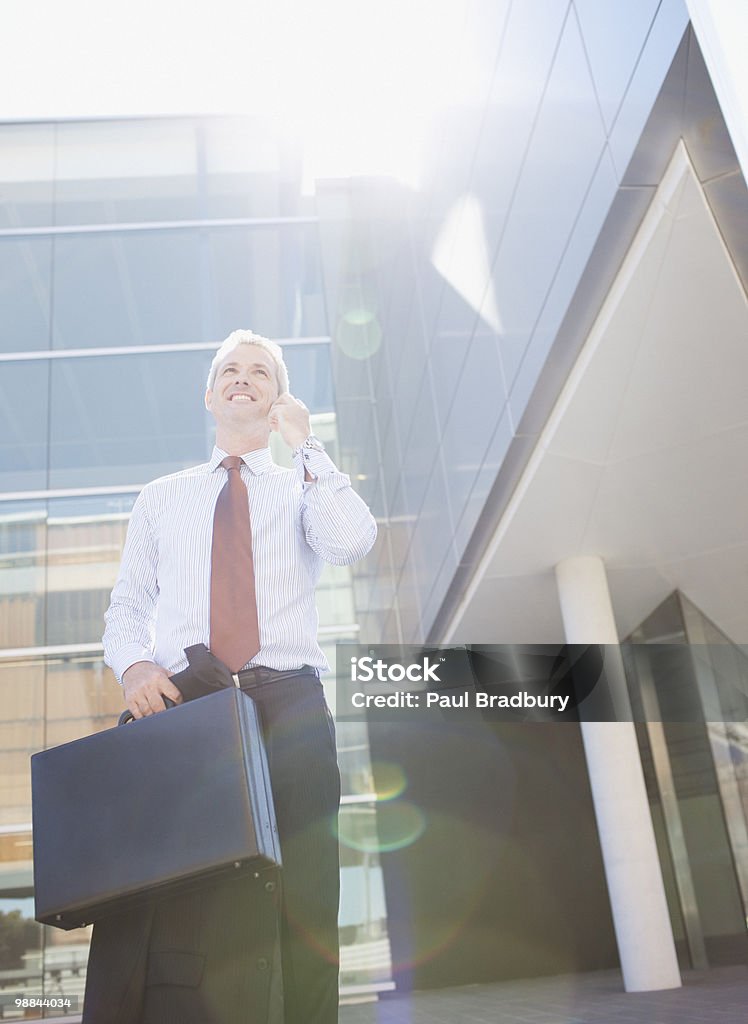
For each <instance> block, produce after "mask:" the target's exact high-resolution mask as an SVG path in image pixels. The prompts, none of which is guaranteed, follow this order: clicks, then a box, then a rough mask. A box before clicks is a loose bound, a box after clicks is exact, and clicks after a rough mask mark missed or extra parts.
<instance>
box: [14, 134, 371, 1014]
mask: <svg viewBox="0 0 748 1024" xmlns="http://www.w3.org/2000/svg"><path fill="white" fill-rule="evenodd" d="M0 151H1V152H2V154H3V161H2V167H3V170H2V172H1V173H2V177H3V180H2V183H1V191H0V310H1V311H2V313H1V321H2V328H1V330H2V336H1V338H0V410H1V411H0V416H1V417H2V426H3V430H2V441H1V442H0V490H1V491H2V495H1V500H0V588H1V589H2V596H1V598H0V648H1V650H0V681H1V682H0V692H1V693H2V700H0V763H1V765H2V767H1V770H0V851H1V853H0V913H1V914H2V915H3V916H2V917H1V918H0V927H2V929H3V930H4V934H3V936H2V939H3V941H2V948H3V949H4V950H6V953H5V954H4V956H5V958H6V962H4V963H1V964H0V988H2V989H6V990H9V991H11V990H12V991H16V992H17V991H20V990H21V989H27V990H29V991H38V990H39V989H40V986H41V984H42V981H43V983H44V988H45V992H46V993H47V994H49V993H53V992H54V991H55V990H60V989H61V986H62V989H61V990H64V991H65V992H66V994H69V993H71V992H80V991H82V983H83V977H84V973H85V971H84V969H85V962H86V955H87V943H88V935H87V933H82V932H69V933H63V932H58V931H56V930H54V929H46V928H45V929H42V928H41V927H40V926H38V925H34V924H33V923H29V922H30V919H33V901H32V884H33V883H32V863H31V825H30V821H31V808H30V773H29V756H30V755H31V754H32V753H33V752H34V751H37V750H40V749H42V748H45V747H48V746H53V745H56V744H59V743H63V742H66V741H68V740H71V739H74V738H77V737H80V736H83V735H86V734H88V733H90V732H92V731H95V730H98V729H104V728H108V727H110V726H112V725H114V724H115V723H116V719H117V716H118V715H119V712H120V710H121V708H122V698H121V694H120V691H119V687H118V686H117V683H116V681H115V680H114V677H113V675H112V673H111V672H110V670H109V669H108V668H106V666H105V665H104V663H103V660H102V648H101V633H102V622H103V614H104V611H105V610H106V607H107V605H108V600H109V593H110V591H111V588H112V585H113V583H114V580H115V578H116V573H117V568H118V563H119V558H120V553H121V549H122V545H123V542H124V537H125V533H126V530H127V523H128V518H129V514H130V510H131V508H132V504H133V501H134V499H135V496H136V495H137V493H138V491H139V489H140V488H141V487H142V485H143V484H144V483H146V482H147V481H149V480H152V479H154V478H155V477H157V476H160V475H163V474H166V473H170V472H174V471H176V470H179V469H182V468H184V467H186V466H190V465H194V464H196V463H199V462H202V461H205V459H206V458H207V457H208V455H209V454H210V450H211V448H212V444H213V440H212V437H213V431H212V421H211V420H210V417H209V416H208V414H207V413H206V412H205V410H204V409H203V406H202V396H203V393H204V388H205V379H206V377H207V371H208V367H209V365H210V361H211V358H212V355H213V352H214V351H215V348H216V346H217V344H218V343H219V342H220V341H221V340H222V339H223V338H224V337H226V335H227V334H228V333H230V331H232V330H234V329H235V328H236V327H239V326H241V327H251V328H252V329H254V330H255V331H257V332H258V333H262V334H265V335H267V336H270V337H273V338H276V339H279V340H280V341H281V343H282V345H283V349H284V356H285V359H286V362H287V365H288V368H289V376H290V380H291V384H292V389H293V391H294V393H295V394H296V395H297V396H299V397H300V398H301V399H302V400H303V401H304V402H305V403H306V404H307V405H308V407H309V409H310V410H311V412H312V419H313V424H314V430H315V432H316V433H317V435H318V436H320V437H321V438H323V440H324V441H325V442H326V444H327V447H328V450H329V451H330V452H331V454H332V456H333V458H334V459H339V458H340V453H339V450H338V438H337V427H336V416H335V400H334V392H333V383H332V375H331V366H330V337H329V333H330V332H329V328H328V322H327V316H326V309H325V297H324V292H323V282H322V268H321V257H320V238H319V225H318V219H317V215H316V212H315V209H314V203H313V199H311V198H310V197H308V196H305V195H303V194H302V192H301V178H300V172H301V163H300V154H299V153H298V151H297V150H295V149H294V148H293V147H291V146H289V145H288V144H286V143H284V142H283V140H282V139H280V138H278V137H277V134H274V132H273V130H272V128H271V126H269V125H267V124H263V123H262V122H259V121H256V120H254V121H250V120H242V119H236V118H234V119H205V120H199V119H189V118H184V119H172V120H164V119H160V120H140V121H137V120H131V121H111V122H89V123H57V124H15V125H5V126H3V127H2V128H0ZM276 440H277V439H276ZM274 454H275V457H276V460H277V461H280V462H283V463H285V464H290V461H289V453H288V452H286V451H285V450H284V446H283V445H282V443H280V442H279V441H278V443H277V444H275V441H274ZM318 608H319V613H320V625H321V628H320V638H321V643H322V645H323V647H324V649H325V651H326V653H327V655H328V658H329V660H330V662H331V664H332V665H334V663H335V658H334V651H335V643H336V642H337V641H339V640H349V641H350V640H355V639H356V638H357V636H358V632H359V626H358V623H357V620H356V613H355V609H354V603H353V585H352V578H351V571H350V570H349V569H347V568H345V567H342V568H338V567H331V566H328V567H326V569H325V571H324V574H323V578H322V580H321V583H320V586H319V589H318ZM328 689H329V690H330V701H331V703H332V704H334V687H333V684H332V683H329V684H328ZM338 740H339V745H340V762H341V769H342V774H343V779H344V796H343V811H342V814H341V836H342V852H343V858H342V860H343V896H342V905H341V934H342V939H343V947H344V952H343V971H342V984H343V986H344V988H345V987H348V988H350V986H351V985H354V986H356V985H361V984H372V983H374V984H375V983H377V982H387V979H388V977H389V965H388V959H387V958H388V951H387V942H386V932H385V929H384V920H383V917H384V902H383V893H382V886H381V878H380V875H379V870H378V861H377V856H376V844H375V842H373V840H372V830H373V806H372V798H371V784H370V778H369V769H368V755H367V749H366V735H365V729H364V727H363V726H356V725H355V724H351V725H344V726H341V727H340V729H339V736H338ZM6 939H7V942H6V941H5V940H6Z"/></svg>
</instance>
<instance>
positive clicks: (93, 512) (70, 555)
mask: <svg viewBox="0 0 748 1024" xmlns="http://www.w3.org/2000/svg"><path fill="white" fill-rule="evenodd" d="M134 500H135V495H134V494H127V495H102V496H101V497H91V498H70V499H68V498H66V499H64V500H57V501H50V503H49V519H48V530H47V629H46V643H47V644H51V645H60V644H80V643H99V642H100V641H101V634H102V633H103V631H104V612H105V611H106V610H107V608H108V607H109V597H110V594H111V591H112V587H113V586H114V582H115V580H116V578H117V571H118V569H119V562H120V557H121V553H122V548H123V546H124V543H125V534H126V532H127V524H128V521H129V518H130V511H131V509H132V505H133V502H134Z"/></svg>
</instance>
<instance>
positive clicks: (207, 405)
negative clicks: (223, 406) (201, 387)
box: [205, 388, 213, 412]
mask: <svg viewBox="0 0 748 1024" xmlns="http://www.w3.org/2000/svg"><path fill="white" fill-rule="evenodd" d="M212 402H213V392H212V391H211V389H210V388H208V389H207V391H206V392H205V408H206V409H207V410H208V412H211V411H212V410H211V405H212Z"/></svg>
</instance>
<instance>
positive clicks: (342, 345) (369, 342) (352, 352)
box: [335, 309, 382, 359]
mask: <svg viewBox="0 0 748 1024" xmlns="http://www.w3.org/2000/svg"><path fill="white" fill-rule="evenodd" d="M335 341H336V342H337V345H338V348H339V349H340V351H341V352H343V353H345V355H347V356H349V357H350V358H351V359H369V358H370V357H371V356H373V355H374V353H375V352H376V351H377V350H378V349H379V346H380V345H381V344H382V328H381V327H380V326H379V321H378V319H377V316H376V314H375V313H373V312H372V311H371V310H369V309H350V310H349V311H348V312H347V313H344V314H343V316H342V317H341V318H340V320H339V321H338V329H337V331H336V334H335Z"/></svg>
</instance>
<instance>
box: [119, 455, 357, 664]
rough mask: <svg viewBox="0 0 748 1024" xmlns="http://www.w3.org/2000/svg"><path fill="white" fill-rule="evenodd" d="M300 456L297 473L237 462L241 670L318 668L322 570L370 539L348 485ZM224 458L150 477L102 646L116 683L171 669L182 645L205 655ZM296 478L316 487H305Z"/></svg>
mask: <svg viewBox="0 0 748 1024" xmlns="http://www.w3.org/2000/svg"><path fill="white" fill-rule="evenodd" d="M302 451H303V454H295V455H294V466H295V468H294V469H284V468H282V467H280V466H277V465H276V464H275V463H274V462H273V460H272V458H271V456H270V449H269V448H262V449H259V450H257V451H253V452H247V453H246V454H245V455H242V459H243V460H244V462H245V463H246V465H244V466H242V467H241V475H242V480H243V481H244V483H245V484H246V485H247V492H248V496H249V514H250V521H251V525H252V550H253V556H254V568H255V587H256V593H257V613H258V618H259V624H260V650H259V653H258V654H257V655H256V656H255V657H254V658H253V659H252V660H251V661H250V662H249V663H248V666H246V667H251V666H255V665H263V666H265V667H266V668H274V669H279V670H282V671H287V670H289V669H294V668H300V667H301V666H302V665H312V666H313V667H315V668H318V669H320V670H322V671H326V670H327V669H328V668H329V665H328V664H327V659H326V658H325V656H324V654H323V653H322V650H321V648H320V646H319V644H318V643H317V626H318V619H317V609H316V606H315V602H314V588H315V585H316V583H317V580H318V579H319V575H320V572H321V570H322V562H323V561H325V562H331V563H332V564H333V565H348V564H349V563H351V562H355V561H357V560H358V559H359V558H363V556H364V555H365V554H366V553H367V552H368V551H369V550H370V548H371V546H372V544H373V543H374V540H375V538H376V533H377V527H376V523H375V521H374V518H373V517H372V515H371V512H370V511H369V509H368V508H367V506H366V504H365V503H364V502H363V501H362V500H361V498H359V496H358V495H357V494H356V493H355V491H353V489H352V488H351V484H350V480H349V478H348V477H347V476H346V475H345V474H343V473H340V472H339V471H338V469H337V468H336V467H335V464H334V463H333V462H332V460H331V459H330V458H329V456H328V455H327V454H326V453H325V452H324V451H316V450H314V449H306V448H305V449H303V450H302ZM226 455H227V452H224V451H221V449H220V448H214V449H213V455H212V457H211V460H210V462H207V463H204V464H203V465H200V466H195V467H194V468H192V469H186V470H183V471H182V472H180V473H173V474H171V475H170V476H164V477H161V478H160V479H158V480H154V481H153V482H152V483H149V484H147V485H146V486H145V487H144V488H143V490H142V491H141V493H140V495H139V496H138V498H137V500H136V502H135V504H134V506H133V510H132V516H131V518H130V525H129V527H128V531H127V540H126V542H125V548H124V551H123V554H122V564H121V566H120V572H119V576H118V578H117V582H116V584H115V587H114V590H113V591H112V599H111V604H110V606H109V610H108V611H107V613H106V616H105V618H106V629H105V631H104V637H103V641H104V660H105V661H106V663H107V665H109V666H110V667H111V668H112V669H113V671H114V674H115V675H116V676H117V679H118V680H119V681H120V682H122V676H123V675H124V673H125V671H126V670H127V669H128V668H129V667H130V666H131V665H133V664H135V662H137V661H152V662H155V663H156V664H157V665H161V666H162V667H163V668H165V669H167V671H169V672H170V673H174V672H179V671H180V670H181V669H183V668H186V667H187V658H186V657H185V655H184V649H185V648H186V647H191V646H192V645H193V644H197V643H204V644H205V645H206V647H207V646H209V643H210V565H211V545H212V539H213V513H214V510H215V505H216V501H217V500H218V495H219V493H220V491H221V489H222V487H223V485H224V484H225V483H226V479H227V471H226V470H225V469H224V468H223V467H222V466H221V461H222V460H223V459H224V458H226ZM305 469H306V470H308V471H309V475H311V476H313V477H315V478H316V479H314V480H313V481H312V482H305V480H304V471H305Z"/></svg>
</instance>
